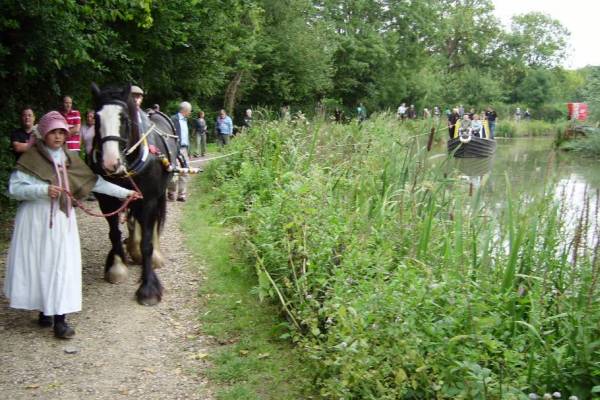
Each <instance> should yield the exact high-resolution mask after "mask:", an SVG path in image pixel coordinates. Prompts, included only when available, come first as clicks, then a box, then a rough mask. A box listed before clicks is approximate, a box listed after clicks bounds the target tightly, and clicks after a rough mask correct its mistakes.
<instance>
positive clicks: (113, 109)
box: [92, 83, 137, 175]
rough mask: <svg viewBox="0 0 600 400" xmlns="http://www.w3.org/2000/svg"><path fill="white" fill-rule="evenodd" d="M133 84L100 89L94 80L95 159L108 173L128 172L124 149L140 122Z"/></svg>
mask: <svg viewBox="0 0 600 400" xmlns="http://www.w3.org/2000/svg"><path fill="white" fill-rule="evenodd" d="M130 88H131V86H130V85H127V86H126V87H124V88H120V89H115V88H108V89H103V90H100V89H99V88H98V86H96V84H94V83H93V84H92V96H93V99H94V105H95V110H96V123H95V129H96V134H95V141H96V148H97V150H98V153H97V155H96V156H97V157H98V159H97V160H96V162H97V163H98V164H99V165H100V166H101V167H102V169H103V170H104V171H105V172H106V173H107V174H108V175H120V174H123V173H125V172H126V162H125V158H124V157H125V156H124V151H125V149H126V148H127V144H128V143H129V141H130V140H131V136H132V135H131V134H132V130H133V129H135V128H134V125H135V126H137V124H136V123H135V122H137V120H136V119H137V107H136V106H135V104H134V103H133V101H132V99H131V95H130V90H131V89H130ZM134 121H135V122H134ZM136 131H137V129H136Z"/></svg>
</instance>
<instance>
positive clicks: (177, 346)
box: [0, 201, 213, 399]
mask: <svg viewBox="0 0 600 400" xmlns="http://www.w3.org/2000/svg"><path fill="white" fill-rule="evenodd" d="M86 203H87V205H91V206H93V207H95V208H97V205H96V203H95V202H89V201H88V202H86ZM182 206H183V204H182V203H179V202H173V203H168V217H167V223H166V226H165V229H164V232H163V236H162V239H161V243H162V246H161V247H162V250H163V252H164V255H165V257H166V259H167V265H166V266H165V267H164V268H163V269H161V270H159V271H158V274H159V277H160V279H161V281H162V283H163V286H164V287H165V293H164V296H163V301H162V302H161V303H160V304H159V305H157V306H154V307H144V306H140V305H138V304H137V303H136V301H135V299H134V293H135V290H136V289H137V286H138V280H139V277H140V267H139V266H132V267H130V271H129V272H130V273H129V278H128V280H127V282H125V283H123V284H120V285H111V284H109V283H107V282H106V281H104V279H103V265H104V258H105V256H106V254H107V252H108V250H109V240H108V226H107V224H106V222H105V220H104V219H102V218H93V217H89V216H88V215H86V214H84V213H82V212H81V211H80V210H77V218H78V223H79V232H80V236H81V251H82V258H83V311H82V312H80V313H77V314H72V315H70V316H69V321H70V322H71V323H72V325H73V327H74V328H75V330H76V332H77V335H76V337H75V338H74V339H72V340H69V341H64V340H58V339H55V338H54V337H53V335H52V330H51V329H50V328H46V329H44V328H40V327H38V326H37V324H36V319H37V312H30V311H22V310H13V309H10V308H8V306H7V301H6V299H5V298H4V297H3V296H0V366H1V367H0V398H3V399H31V398H36V399H82V398H85V399H119V398H142V397H143V398H144V399H212V397H213V396H212V393H211V390H210V387H209V386H208V383H207V380H206V377H205V374H204V371H205V370H206V368H207V367H208V365H207V362H206V360H205V358H206V356H207V353H209V352H210V351H211V349H210V346H211V344H210V343H211V342H210V340H209V338H208V337H205V336H202V334H201V332H200V326H199V323H198V318H197V315H198V313H199V310H200V303H199V298H198V287H199V285H200V284H201V282H202V280H203V276H202V266H201V265H197V264H194V262H193V260H192V258H191V256H190V254H189V253H188V251H187V249H186V248H184V247H183V245H182V244H181V243H182V240H181V231H180V229H179V226H180V223H179V222H180V219H181V208H182ZM121 226H122V228H123V229H124V225H121ZM168 243H170V244H171V246H167V245H166V244H168ZM5 257H6V251H4V252H3V253H2V254H0V276H1V277H2V278H4V267H5Z"/></svg>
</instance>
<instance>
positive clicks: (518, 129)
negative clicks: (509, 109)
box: [495, 119, 567, 138]
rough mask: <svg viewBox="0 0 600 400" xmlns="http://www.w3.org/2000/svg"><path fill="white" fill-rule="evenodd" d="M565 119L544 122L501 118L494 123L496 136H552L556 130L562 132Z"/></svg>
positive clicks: (565, 125) (565, 124)
mask: <svg viewBox="0 0 600 400" xmlns="http://www.w3.org/2000/svg"><path fill="white" fill-rule="evenodd" d="M566 127H567V121H561V122H553V123H550V122H545V121H540V120H530V121H526V120H521V121H519V122H517V121H515V120H511V119H502V120H500V121H499V122H498V123H497V124H496V131H495V136H496V137H504V138H514V137H525V136H554V135H556V133H557V132H564V131H565V129H566Z"/></svg>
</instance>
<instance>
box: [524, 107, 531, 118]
mask: <svg viewBox="0 0 600 400" xmlns="http://www.w3.org/2000/svg"><path fill="white" fill-rule="evenodd" d="M523 117H525V119H526V120H527V121H529V120H530V119H531V113H530V112H529V108H526V109H525V113H523Z"/></svg>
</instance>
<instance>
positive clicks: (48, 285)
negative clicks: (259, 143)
mask: <svg viewBox="0 0 600 400" xmlns="http://www.w3.org/2000/svg"><path fill="white" fill-rule="evenodd" d="M143 97H144V91H143V90H142V89H141V88H140V87H139V86H132V87H131V98H132V99H133V102H134V103H135V105H136V107H137V123H138V124H139V126H140V127H141V130H142V131H146V130H147V129H149V128H150V127H151V123H150V118H149V113H152V112H157V111H160V107H159V106H158V105H156V104H155V105H154V106H152V107H151V108H149V109H147V110H143V109H142V102H143ZM191 113H192V106H191V104H190V103H189V102H187V101H184V102H181V103H180V104H179V109H178V112H177V113H176V114H174V115H173V116H171V121H172V122H173V125H174V127H175V131H176V134H177V137H178V138H179V144H180V158H182V159H183V160H184V161H183V162H184V163H185V162H188V160H189V148H190V144H191V142H190V133H191V132H190V127H189V126H188V119H189V118H190V116H191ZM251 123H252V111H251V110H247V111H246V115H245V118H244V126H245V127H249V126H250V125H251ZM20 125H21V126H20V127H19V128H18V129H16V130H15V131H13V132H12V133H11V135H10V145H11V150H12V152H13V154H14V157H15V167H14V171H13V172H12V173H11V175H10V178H9V183H8V195H9V196H10V197H11V198H13V199H15V200H18V201H19V206H18V210H17V213H16V218H15V227H14V231H13V235H12V239H11V244H10V249H9V252H8V257H7V261H6V273H5V279H4V285H3V291H4V294H5V295H6V297H7V298H8V299H9V304H10V307H12V308H16V309H25V310H36V311H38V318H37V324H38V325H39V326H41V327H52V328H53V332H54V336H56V337H57V338H60V339H69V338H72V337H73V336H74V335H75V330H74V329H73V327H72V326H71V325H70V324H69V323H68V322H67V319H66V315H67V314H70V313H74V312H78V311H81V306H82V279H81V249H80V240H79V232H78V228H77V219H76V214H75V213H74V212H73V204H74V202H75V201H79V200H84V199H86V198H88V196H89V195H90V194H91V192H97V193H103V194H106V195H109V196H113V197H117V198H120V199H125V198H131V200H132V201H133V200H137V199H139V198H140V194H139V193H138V192H136V191H133V190H129V189H126V188H123V187H121V186H118V185H115V184H113V183H110V182H108V181H106V180H104V179H103V178H102V177H101V176H99V175H96V174H94V173H93V172H92V170H91V169H90V156H91V153H92V148H93V140H94V135H95V112H94V111H93V110H88V111H87V112H86V114H85V121H83V123H82V120H81V115H80V113H79V111H78V110H76V109H74V108H73V98H72V97H71V96H64V97H63V99H62V107H60V110H56V111H50V112H48V113H46V114H45V115H44V116H43V117H42V118H40V120H39V123H38V124H37V125H36V117H35V113H34V110H33V108H32V107H29V106H26V107H24V108H23V109H22V110H21V116H20ZM193 128H194V130H195V133H196V135H197V139H198V140H197V147H196V154H197V155H200V156H204V155H205V154H206V135H207V125H206V120H205V114H204V112H203V111H200V112H198V114H197V118H196V120H195V121H194V124H193ZM215 133H216V134H217V138H218V140H219V142H220V143H221V145H222V146H224V145H226V144H227V143H229V140H230V138H231V136H232V135H233V133H234V127H233V122H232V120H231V117H229V116H228V115H227V113H226V112H225V110H221V111H220V112H219V115H218V117H217V118H216V121H215ZM187 179H188V177H187V176H186V174H179V176H178V177H176V178H175V179H174V180H173V181H172V182H171V184H170V185H169V188H168V191H167V197H168V199H169V200H172V201H174V200H178V201H186V195H187Z"/></svg>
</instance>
